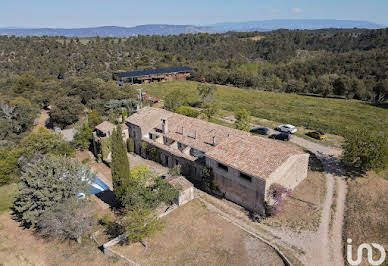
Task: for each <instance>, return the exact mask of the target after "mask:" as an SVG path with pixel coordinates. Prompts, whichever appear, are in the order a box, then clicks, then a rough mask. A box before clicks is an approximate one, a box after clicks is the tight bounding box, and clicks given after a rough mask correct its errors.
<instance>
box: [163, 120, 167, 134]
mask: <svg viewBox="0 0 388 266" xmlns="http://www.w3.org/2000/svg"><path fill="white" fill-rule="evenodd" d="M162 132H163V134H166V133H168V123H167V119H162Z"/></svg>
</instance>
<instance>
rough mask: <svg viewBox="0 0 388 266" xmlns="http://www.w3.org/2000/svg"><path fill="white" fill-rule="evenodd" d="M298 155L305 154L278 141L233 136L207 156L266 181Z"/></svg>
mask: <svg viewBox="0 0 388 266" xmlns="http://www.w3.org/2000/svg"><path fill="white" fill-rule="evenodd" d="M297 154H303V152H302V151H300V150H298V149H296V148H294V147H291V146H289V145H286V144H284V143H280V142H278V141H274V140H270V139H265V138H262V137H256V136H249V137H241V136H232V137H229V138H228V139H226V140H225V141H224V142H223V143H221V144H219V145H217V146H216V147H215V148H214V149H213V150H211V151H210V152H209V153H206V156H208V157H210V158H213V159H215V160H217V161H219V162H221V163H223V164H227V165H229V166H231V167H233V168H235V169H238V170H240V171H242V172H243V173H245V174H248V175H252V176H256V177H260V178H264V179H266V178H268V177H269V176H270V175H271V174H272V173H273V172H274V171H275V170H276V169H277V168H278V167H279V166H281V165H282V164H283V163H284V162H285V161H286V160H287V159H288V158H290V157H291V156H293V155H297Z"/></svg>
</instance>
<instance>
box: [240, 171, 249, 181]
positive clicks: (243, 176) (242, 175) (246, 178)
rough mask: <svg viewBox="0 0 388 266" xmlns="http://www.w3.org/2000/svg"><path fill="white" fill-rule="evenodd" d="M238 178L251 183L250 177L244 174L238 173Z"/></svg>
mask: <svg viewBox="0 0 388 266" xmlns="http://www.w3.org/2000/svg"><path fill="white" fill-rule="evenodd" d="M240 177H241V178H242V179H245V180H247V181H249V182H252V177H251V176H249V175H246V174H244V173H241V172H240Z"/></svg>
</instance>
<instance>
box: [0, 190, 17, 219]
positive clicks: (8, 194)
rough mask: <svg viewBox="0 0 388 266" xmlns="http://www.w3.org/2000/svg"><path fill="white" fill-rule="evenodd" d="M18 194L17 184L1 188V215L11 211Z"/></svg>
mask: <svg viewBox="0 0 388 266" xmlns="http://www.w3.org/2000/svg"><path fill="white" fill-rule="evenodd" d="M16 192H17V185H16V184H10V185H4V186H0V214H1V213H3V212H5V211H8V210H9V208H10V207H11V205H12V202H13V201H14V196H15V194H16Z"/></svg>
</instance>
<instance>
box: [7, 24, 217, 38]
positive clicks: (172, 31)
mask: <svg viewBox="0 0 388 266" xmlns="http://www.w3.org/2000/svg"><path fill="white" fill-rule="evenodd" d="M212 31H213V30H212V29H211V28H210V27H201V26H192V25H164V24H154V25H140V26H136V27H129V28H128V27H115V26H104V27H95V28H74V29H61V28H37V29H28V28H23V29H22V28H0V35H9V36H10V35H15V36H23V37H25V36H28V35H29V36H66V37H79V38H87V37H95V36H100V37H120V38H123V37H131V36H136V35H178V34H182V33H186V34H187V33H199V32H212Z"/></svg>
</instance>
